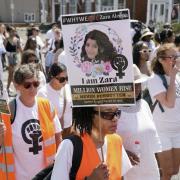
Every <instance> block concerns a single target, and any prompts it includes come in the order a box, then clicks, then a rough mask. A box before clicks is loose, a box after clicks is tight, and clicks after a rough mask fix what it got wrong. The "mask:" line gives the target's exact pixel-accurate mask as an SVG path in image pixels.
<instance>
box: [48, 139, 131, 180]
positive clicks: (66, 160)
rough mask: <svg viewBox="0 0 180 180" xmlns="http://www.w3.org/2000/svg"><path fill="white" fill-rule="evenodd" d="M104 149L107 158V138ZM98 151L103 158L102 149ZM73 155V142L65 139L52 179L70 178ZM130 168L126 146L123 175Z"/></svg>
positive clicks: (123, 156) (56, 160) (58, 153)
mask: <svg viewBox="0 0 180 180" xmlns="http://www.w3.org/2000/svg"><path fill="white" fill-rule="evenodd" d="M102 149H103V154H104V159H105V160H106V154H107V153H106V152H107V140H106V138H105V143H104V145H103V147H102ZM97 151H98V154H99V157H100V158H101V159H102V157H101V149H100V148H99V149H97ZM72 156H73V144H72V142H71V141H70V140H68V139H66V140H63V141H62V143H61V144H60V146H59V148H58V151H57V154H56V158H55V164H54V169H53V172H52V176H51V180H57V179H59V178H60V179H63V180H69V173H70V169H71V166H72ZM130 168H132V165H131V162H130V160H129V158H128V156H127V154H126V151H125V150H124V147H122V175H124V174H126V173H127V171H128V170H129V169H130Z"/></svg>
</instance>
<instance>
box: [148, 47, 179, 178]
mask: <svg viewBox="0 0 180 180" xmlns="http://www.w3.org/2000/svg"><path fill="white" fill-rule="evenodd" d="M177 63H178V62H177V49H176V47H175V45H174V44H172V43H165V44H163V45H161V46H160V47H159V49H158V50H157V57H156V59H155V60H154V61H153V62H152V70H153V71H154V75H153V76H152V78H151V79H150V81H149V82H148V88H149V92H150V95H151V97H152V98H153V101H156V100H157V101H158V102H160V104H158V103H157V104H156V106H155V109H154V111H153V118H154V122H155V125H156V128H157V131H158V134H159V136H160V140H161V144H162V152H161V153H158V159H159V161H160V167H161V169H162V177H163V180H170V179H171V177H172V176H173V175H174V174H177V173H178V171H179V165H180V115H179V110H180V78H179V76H178V74H177V72H178V71H179V70H180V68H179V64H177Z"/></svg>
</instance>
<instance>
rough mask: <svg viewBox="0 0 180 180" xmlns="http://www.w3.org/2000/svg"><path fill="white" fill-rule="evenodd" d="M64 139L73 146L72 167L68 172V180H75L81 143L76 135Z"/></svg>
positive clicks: (80, 156)
mask: <svg viewBox="0 0 180 180" xmlns="http://www.w3.org/2000/svg"><path fill="white" fill-rule="evenodd" d="M65 139H69V140H71V142H72V144H73V146H74V151H73V157H72V167H71V170H70V174H69V179H70V180H75V179H76V174H77V172H78V169H79V167H80V164H81V159H82V153H83V142H82V140H81V138H80V136H77V135H72V136H69V137H67V138H65Z"/></svg>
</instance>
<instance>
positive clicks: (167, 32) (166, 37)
mask: <svg viewBox="0 0 180 180" xmlns="http://www.w3.org/2000/svg"><path fill="white" fill-rule="evenodd" d="M159 35H160V42H161V43H162V44H164V43H171V42H170V39H171V38H172V37H173V36H174V32H173V30H172V29H163V30H162V31H161V32H160V34H159ZM171 41H172V40H171Z"/></svg>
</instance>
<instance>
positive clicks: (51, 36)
mask: <svg viewBox="0 0 180 180" xmlns="http://www.w3.org/2000/svg"><path fill="white" fill-rule="evenodd" d="M46 39H55V35H54V31H53V30H52V29H50V30H48V31H47V33H46Z"/></svg>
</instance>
